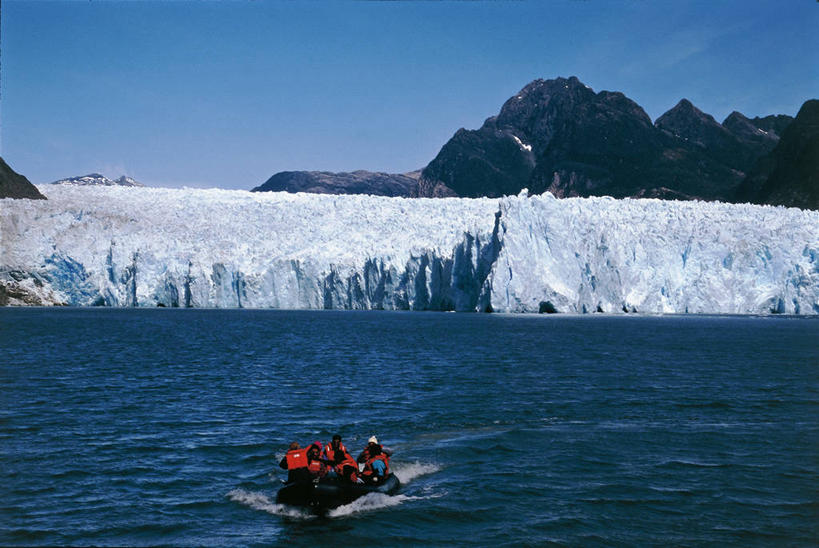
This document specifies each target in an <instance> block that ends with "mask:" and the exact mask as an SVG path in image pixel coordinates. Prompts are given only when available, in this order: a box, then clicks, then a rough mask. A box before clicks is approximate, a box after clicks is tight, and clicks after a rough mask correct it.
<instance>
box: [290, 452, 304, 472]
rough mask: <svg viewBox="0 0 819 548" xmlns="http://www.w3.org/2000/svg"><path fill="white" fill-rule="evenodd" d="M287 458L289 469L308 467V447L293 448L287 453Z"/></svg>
mask: <svg viewBox="0 0 819 548" xmlns="http://www.w3.org/2000/svg"><path fill="white" fill-rule="evenodd" d="M285 458H286V459H287V469H288V470H296V469H297V468H307V449H293V450H290V451H288V452H287V454H286V455H285Z"/></svg>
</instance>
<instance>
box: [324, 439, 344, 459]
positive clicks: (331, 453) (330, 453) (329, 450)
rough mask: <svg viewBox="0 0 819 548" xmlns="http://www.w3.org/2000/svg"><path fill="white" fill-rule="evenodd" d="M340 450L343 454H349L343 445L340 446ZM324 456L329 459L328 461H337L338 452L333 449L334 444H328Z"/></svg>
mask: <svg viewBox="0 0 819 548" xmlns="http://www.w3.org/2000/svg"><path fill="white" fill-rule="evenodd" d="M339 449H340V450H341V452H342V453H346V452H347V448H346V447H344V444H343V443H340V444H339ZM324 456H325V457H326V458H327V460H336V452H335V450H334V449H333V444H332V443H328V444H327V445H325V446H324Z"/></svg>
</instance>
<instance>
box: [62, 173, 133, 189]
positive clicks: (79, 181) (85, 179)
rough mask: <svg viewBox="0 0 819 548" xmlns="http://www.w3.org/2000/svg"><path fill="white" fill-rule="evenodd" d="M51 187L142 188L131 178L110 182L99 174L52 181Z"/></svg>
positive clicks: (121, 178) (123, 177) (125, 177)
mask: <svg viewBox="0 0 819 548" xmlns="http://www.w3.org/2000/svg"><path fill="white" fill-rule="evenodd" d="M51 184H52V185H78V186H130V187H144V186H145V185H143V184H142V183H140V182H137V181H135V180H134V179H132V178H131V177H127V176H125V175H123V176H122V177H120V178H119V179H115V180H111V179H109V178H108V177H106V176H105V175H102V174H100V173H90V174H88V175H81V176H79V177H69V178H67V179H60V180H59V181H54V182H53V183H51Z"/></svg>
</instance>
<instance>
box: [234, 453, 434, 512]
mask: <svg viewBox="0 0 819 548" xmlns="http://www.w3.org/2000/svg"><path fill="white" fill-rule="evenodd" d="M440 469H441V467H440V466H438V465H435V464H423V463H420V462H417V461H416V462H414V463H409V464H398V465H396V466H395V467H394V468H393V473H394V474H395V475H396V476H398V479H399V480H400V481H401V484H402V485H404V486H405V485H407V484H408V483H410V482H411V481H413V480H415V479H416V478H419V477H421V476H424V475H427V474H433V473H435V472H437V471H439V470H440ZM437 496H440V495H425V496H412V495H402V494H398V495H385V494H383V493H369V494H367V495H364V496H363V497H361V498H358V499H356V500H354V501H353V502H351V503H350V504H345V505H343V506H339V507H338V508H334V509H332V510H330V511H329V512H328V513H327V517H330V518H340V517H344V516H350V515H353V514H359V513H362V512H370V511H373V510H380V509H381V508H389V507H390V506H398V505H399V504H403V503H404V502H407V501H413V500H424V499H430V498H436V497H437ZM227 497H228V498H229V499H230V500H232V501H233V502H238V503H239V504H243V505H245V506H247V507H249V508H253V509H254V510H259V511H262V512H267V513H268V514H273V515H276V516H283V517H288V518H295V519H314V518H315V517H316V515H315V514H313V513H312V512H310V511H309V510H307V509H304V508H298V507H296V506H289V505H287V504H278V503H276V502H274V501H273V500H271V499H270V497H268V496H267V495H266V494H264V493H259V492H254V491H246V490H244V489H234V490H232V491H230V492H229V493H228V494H227Z"/></svg>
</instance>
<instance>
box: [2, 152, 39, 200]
mask: <svg viewBox="0 0 819 548" xmlns="http://www.w3.org/2000/svg"><path fill="white" fill-rule="evenodd" d="M0 198H31V199H33V200H45V199H46V197H45V196H43V195H42V194H40V191H39V190H37V187H36V186H34V185H33V184H31V181H29V180H28V179H26V178H25V177H24V176H23V175H20V174H19V173H17V172H16V171H14V170H13V169H11V168H10V167H9V165H8V164H7V163H6V162H5V160H3V158H0Z"/></svg>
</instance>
